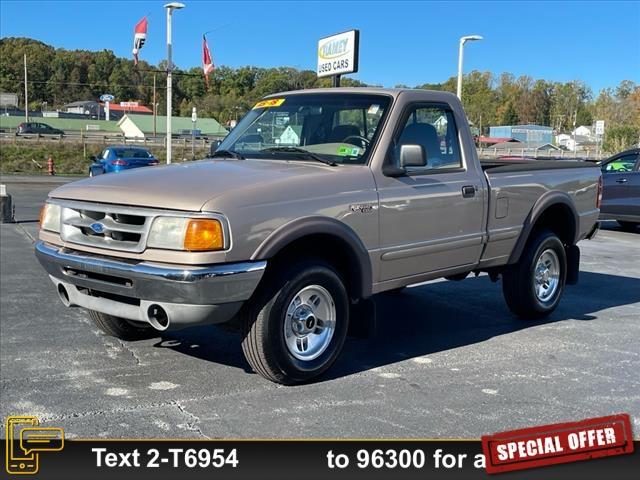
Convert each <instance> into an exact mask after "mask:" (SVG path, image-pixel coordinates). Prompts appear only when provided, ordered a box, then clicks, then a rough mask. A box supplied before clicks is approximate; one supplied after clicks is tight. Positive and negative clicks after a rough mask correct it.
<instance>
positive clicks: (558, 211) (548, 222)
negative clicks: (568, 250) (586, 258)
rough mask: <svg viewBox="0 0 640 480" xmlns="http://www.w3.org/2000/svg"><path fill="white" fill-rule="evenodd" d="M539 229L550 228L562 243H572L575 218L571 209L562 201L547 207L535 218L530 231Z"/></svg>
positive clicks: (533, 231) (574, 232)
mask: <svg viewBox="0 0 640 480" xmlns="http://www.w3.org/2000/svg"><path fill="white" fill-rule="evenodd" d="M540 230H550V231H552V232H553V233H555V234H556V235H557V236H558V238H560V240H561V241H562V243H563V244H564V245H573V244H574V242H575V238H576V220H575V217H574V213H573V211H572V210H571V208H569V206H567V205H565V204H563V203H556V204H554V205H551V206H550V207H547V209H545V211H544V212H542V214H540V216H539V217H538V218H537V219H536V221H535V224H534V225H533V228H532V229H531V233H535V232H539V231H540ZM529 238H531V235H529Z"/></svg>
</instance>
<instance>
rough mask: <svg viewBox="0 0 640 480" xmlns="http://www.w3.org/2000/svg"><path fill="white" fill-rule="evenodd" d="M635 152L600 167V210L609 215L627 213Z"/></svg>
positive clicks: (634, 166)
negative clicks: (601, 184) (602, 186)
mask: <svg viewBox="0 0 640 480" xmlns="http://www.w3.org/2000/svg"><path fill="white" fill-rule="evenodd" d="M637 161H638V155H637V154H635V153H634V154H630V155H624V156H621V157H618V158H614V159H613V160H611V161H609V162H607V163H606V164H605V165H603V167H602V179H603V183H604V188H603V190H602V208H601V211H602V212H603V213H605V214H610V215H625V214H629V212H628V209H629V196H630V193H631V192H630V189H631V184H632V183H633V180H634V177H635V176H637V175H638V173H635V169H636V163H637Z"/></svg>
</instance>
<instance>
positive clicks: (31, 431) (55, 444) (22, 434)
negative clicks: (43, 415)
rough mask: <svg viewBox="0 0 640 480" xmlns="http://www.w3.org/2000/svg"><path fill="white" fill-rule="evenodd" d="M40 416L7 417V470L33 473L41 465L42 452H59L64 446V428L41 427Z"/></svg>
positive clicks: (16, 473)
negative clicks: (40, 456)
mask: <svg viewBox="0 0 640 480" xmlns="http://www.w3.org/2000/svg"><path fill="white" fill-rule="evenodd" d="M39 425H40V422H39V421H38V417H33V416H11V417H8V418H7V430H6V438H7V440H6V441H7V458H6V466H7V472H9V473H10V474H13V475H29V474H31V475H33V474H34V473H37V472H38V468H39V466H40V462H39V460H40V459H39V454H40V452H59V451H60V450H62V449H63V448H64V430H63V429H62V428H58V427H40V426H39Z"/></svg>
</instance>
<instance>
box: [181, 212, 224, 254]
mask: <svg viewBox="0 0 640 480" xmlns="http://www.w3.org/2000/svg"><path fill="white" fill-rule="evenodd" d="M223 248H224V237H223V234H222V224H221V223H220V221H219V220H212V219H208V218H206V219H205V218H194V219H191V220H189V223H188V224H187V229H186V231H185V234H184V249H185V250H188V251H190V252H199V251H204V250H222V249H223Z"/></svg>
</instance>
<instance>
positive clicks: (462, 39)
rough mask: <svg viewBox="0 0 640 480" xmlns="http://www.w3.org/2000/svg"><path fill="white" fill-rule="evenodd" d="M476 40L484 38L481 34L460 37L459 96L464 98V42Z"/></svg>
mask: <svg viewBox="0 0 640 480" xmlns="http://www.w3.org/2000/svg"><path fill="white" fill-rule="evenodd" d="M475 40H482V37H481V36H480V35H467V36H466V37H462V38H461V39H460V48H459V50H458V90H457V94H458V98H459V99H460V100H462V54H463V50H464V44H465V43H467V42H473V41H475Z"/></svg>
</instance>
